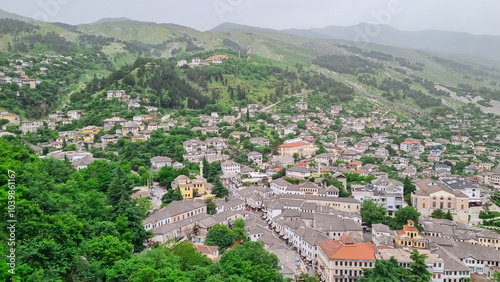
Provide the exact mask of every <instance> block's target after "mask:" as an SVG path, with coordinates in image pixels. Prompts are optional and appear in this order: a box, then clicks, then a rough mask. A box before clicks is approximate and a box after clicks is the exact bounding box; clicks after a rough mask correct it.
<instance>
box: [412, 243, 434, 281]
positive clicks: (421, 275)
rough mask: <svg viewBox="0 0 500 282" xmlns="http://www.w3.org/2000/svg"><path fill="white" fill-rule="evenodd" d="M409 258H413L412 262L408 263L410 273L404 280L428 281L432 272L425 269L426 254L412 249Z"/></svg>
mask: <svg viewBox="0 0 500 282" xmlns="http://www.w3.org/2000/svg"><path fill="white" fill-rule="evenodd" d="M410 258H411V259H412V260H413V262H412V263H410V271H411V274H410V275H408V277H407V280H406V281H411V282H427V281H430V279H431V277H432V273H430V272H429V270H428V269H427V264H426V263H425V259H426V258H427V255H426V254H420V253H419V252H418V250H417V249H413V251H412V252H411V254H410Z"/></svg>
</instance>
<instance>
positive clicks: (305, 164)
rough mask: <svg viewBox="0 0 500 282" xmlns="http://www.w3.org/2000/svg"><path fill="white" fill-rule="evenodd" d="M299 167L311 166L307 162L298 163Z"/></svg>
mask: <svg viewBox="0 0 500 282" xmlns="http://www.w3.org/2000/svg"><path fill="white" fill-rule="evenodd" d="M297 165H301V166H307V165H309V164H308V163H306V162H300V163H297Z"/></svg>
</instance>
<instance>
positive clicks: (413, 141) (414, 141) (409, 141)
mask: <svg viewBox="0 0 500 282" xmlns="http://www.w3.org/2000/svg"><path fill="white" fill-rule="evenodd" d="M418 143H420V142H419V141H418V140H408V141H404V142H403V143H401V144H418Z"/></svg>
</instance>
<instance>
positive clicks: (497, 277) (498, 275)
mask: <svg viewBox="0 0 500 282" xmlns="http://www.w3.org/2000/svg"><path fill="white" fill-rule="evenodd" d="M493 281H495V282H500V272H495V273H494V274H493Z"/></svg>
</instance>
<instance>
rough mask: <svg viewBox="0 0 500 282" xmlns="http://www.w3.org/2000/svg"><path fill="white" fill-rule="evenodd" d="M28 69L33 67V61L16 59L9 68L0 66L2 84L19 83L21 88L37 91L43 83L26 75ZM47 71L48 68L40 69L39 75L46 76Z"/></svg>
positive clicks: (0, 81)
mask: <svg viewBox="0 0 500 282" xmlns="http://www.w3.org/2000/svg"><path fill="white" fill-rule="evenodd" d="M27 67H33V61H24V60H20V59H15V60H11V62H10V63H9V65H8V66H0V84H9V83H17V84H18V86H19V87H24V86H27V87H29V88H31V89H35V88H36V86H37V85H39V84H40V83H42V81H41V80H37V79H34V78H30V77H29V76H28V75H27V74H26V68H27ZM47 70H48V68H46V67H40V71H39V72H38V73H39V74H45V72H46V71H47Z"/></svg>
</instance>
